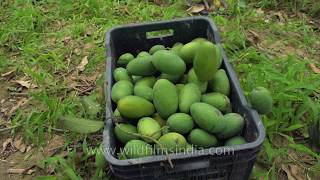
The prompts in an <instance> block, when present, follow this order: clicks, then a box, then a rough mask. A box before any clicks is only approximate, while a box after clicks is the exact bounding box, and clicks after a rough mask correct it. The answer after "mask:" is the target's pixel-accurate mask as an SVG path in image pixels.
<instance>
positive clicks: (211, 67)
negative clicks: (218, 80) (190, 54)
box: [193, 41, 222, 82]
mask: <svg viewBox="0 0 320 180" xmlns="http://www.w3.org/2000/svg"><path fill="white" fill-rule="evenodd" d="M200 45H201V48H198V51H197V52H196V54H195V57H194V60H193V69H194V72H195V73H196V75H197V77H198V79H199V80H200V81H201V82H206V81H208V80H211V79H213V76H214V73H215V72H217V71H218V69H219V68H220V66H221V63H222V54H221V50H220V48H219V46H216V45H214V44H213V43H211V42H209V41H205V42H201V43H200Z"/></svg>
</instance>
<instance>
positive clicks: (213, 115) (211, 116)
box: [190, 103, 226, 133]
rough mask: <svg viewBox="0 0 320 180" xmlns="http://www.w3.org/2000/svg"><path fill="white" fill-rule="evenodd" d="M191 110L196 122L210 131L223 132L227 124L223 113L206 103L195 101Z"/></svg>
mask: <svg viewBox="0 0 320 180" xmlns="http://www.w3.org/2000/svg"><path fill="white" fill-rule="evenodd" d="M190 112H191V116H192V118H193V120H194V121H195V123H196V124H197V125H198V126H199V127H200V128H202V129H204V130H206V131H208V132H210V133H219V132H222V131H223V130H224V128H225V126H226V124H225V122H224V118H223V116H222V113H221V112H220V111H219V110H218V109H217V108H215V107H213V106H211V105H209V104H206V103H193V104H192V105H191V107H190Z"/></svg>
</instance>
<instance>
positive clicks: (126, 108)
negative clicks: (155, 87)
mask: <svg viewBox="0 0 320 180" xmlns="http://www.w3.org/2000/svg"><path fill="white" fill-rule="evenodd" d="M117 109H118V111H119V112H120V114H121V115H122V116H124V117H127V118H131V119H138V118H141V117H145V116H150V115H152V114H153V113H154V106H153V104H152V103H151V102H149V101H148V100H145V99H143V98H142V97H139V96H126V97H124V98H122V99H120V100H119V101H118V107H117Z"/></svg>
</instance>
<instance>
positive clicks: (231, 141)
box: [224, 136, 247, 146]
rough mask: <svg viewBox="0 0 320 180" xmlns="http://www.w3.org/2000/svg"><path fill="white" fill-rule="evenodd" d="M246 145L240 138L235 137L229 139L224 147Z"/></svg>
mask: <svg viewBox="0 0 320 180" xmlns="http://www.w3.org/2000/svg"><path fill="white" fill-rule="evenodd" d="M245 143H247V142H246V140H245V139H244V138H243V137H241V136H235V137H232V138H230V139H228V140H227V141H226V142H225V143H224V145H225V146H234V145H241V144H245Z"/></svg>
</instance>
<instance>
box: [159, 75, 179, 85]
mask: <svg viewBox="0 0 320 180" xmlns="http://www.w3.org/2000/svg"><path fill="white" fill-rule="evenodd" d="M180 77H181V75H171V74H166V73H161V75H160V76H159V79H167V80H169V81H171V82H172V83H177V82H178V81H179V79H180Z"/></svg>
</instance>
